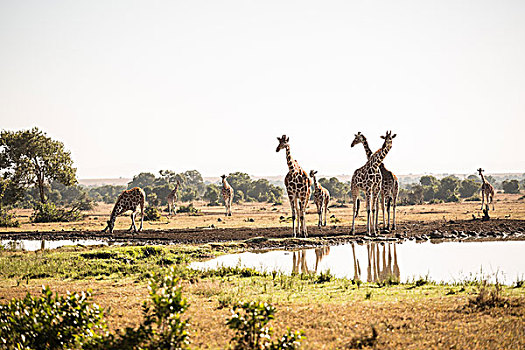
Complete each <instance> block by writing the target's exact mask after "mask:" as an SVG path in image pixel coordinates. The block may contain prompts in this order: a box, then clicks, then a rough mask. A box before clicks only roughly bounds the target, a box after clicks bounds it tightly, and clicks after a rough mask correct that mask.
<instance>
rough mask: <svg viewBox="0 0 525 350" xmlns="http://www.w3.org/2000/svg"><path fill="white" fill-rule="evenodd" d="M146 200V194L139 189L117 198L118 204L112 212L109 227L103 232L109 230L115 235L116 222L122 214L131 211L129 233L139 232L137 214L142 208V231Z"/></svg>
mask: <svg viewBox="0 0 525 350" xmlns="http://www.w3.org/2000/svg"><path fill="white" fill-rule="evenodd" d="M145 200H146V194H145V193H144V191H143V190H142V188H139V187H133V188H132V189H130V190H125V191H123V192H122V193H121V194H120V195H119V196H118V198H117V202H116V203H115V206H114V207H113V210H112V211H111V216H110V218H109V220H108V225H107V226H106V228H105V229H104V230H103V231H102V232H105V231H106V230H108V229H109V232H110V233H113V228H114V227H115V220H116V218H117V216H119V215H120V214H122V213H124V212H126V211H128V210H131V227H130V228H129V231H131V230H133V232H137V227H136V226H135V215H136V214H137V209H138V207H139V206H140V213H141V219H140V228H139V232H140V231H142V223H143V222H144V202H145Z"/></svg>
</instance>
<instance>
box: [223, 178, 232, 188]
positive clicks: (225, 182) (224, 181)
mask: <svg viewBox="0 0 525 350" xmlns="http://www.w3.org/2000/svg"><path fill="white" fill-rule="evenodd" d="M228 186H230V185H229V184H228V181H226V178H224V179H222V187H224V188H227V187H228Z"/></svg>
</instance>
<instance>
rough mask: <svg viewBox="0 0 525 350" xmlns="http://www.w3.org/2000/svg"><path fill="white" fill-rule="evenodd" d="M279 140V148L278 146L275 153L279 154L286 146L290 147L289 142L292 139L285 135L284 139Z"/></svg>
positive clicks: (278, 138)
mask: <svg viewBox="0 0 525 350" xmlns="http://www.w3.org/2000/svg"><path fill="white" fill-rule="evenodd" d="M277 140H278V141H279V146H277V149H276V150H275V152H279V151H280V150H282V149H283V148H286V146H288V141H290V138H289V137H287V136H286V135H283V136H282V137H277Z"/></svg>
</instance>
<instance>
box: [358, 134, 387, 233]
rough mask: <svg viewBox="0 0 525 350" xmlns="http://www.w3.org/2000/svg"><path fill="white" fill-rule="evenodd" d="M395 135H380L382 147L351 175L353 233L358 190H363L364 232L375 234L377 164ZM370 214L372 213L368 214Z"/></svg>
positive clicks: (379, 180) (377, 184)
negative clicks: (364, 206) (364, 199)
mask: <svg viewBox="0 0 525 350" xmlns="http://www.w3.org/2000/svg"><path fill="white" fill-rule="evenodd" d="M396 136H397V135H396V134H394V135H392V132H391V131H387V132H386V135H385V136H381V138H382V139H384V140H385V141H384V143H383V147H381V148H380V149H378V150H377V151H376V152H375V153H374V154H372V156H371V157H370V159H368V161H367V162H366V164H365V165H363V166H362V167H361V168H359V169H357V170H356V171H355V172H354V175H353V176H352V182H351V192H352V199H353V202H354V208H353V211H354V213H353V216H352V231H351V233H352V234H353V233H354V227H355V226H354V224H355V218H356V216H357V213H358V212H359V198H358V196H359V192H360V190H363V191H364V192H365V198H366V213H367V217H366V233H367V234H370V233H372V234H373V235H375V234H376V225H375V223H376V222H375V220H374V219H375V215H376V211H377V197H378V196H379V191H380V188H381V181H382V177H381V171H380V170H379V165H381V163H382V162H383V160H384V159H385V157H386V155H387V154H388V152H389V151H390V149H391V148H392V139H393V138H394V137H396ZM370 214H372V215H371V216H370Z"/></svg>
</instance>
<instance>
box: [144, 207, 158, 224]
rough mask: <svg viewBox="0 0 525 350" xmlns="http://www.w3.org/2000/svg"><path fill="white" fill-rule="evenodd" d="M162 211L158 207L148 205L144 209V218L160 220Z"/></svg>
mask: <svg viewBox="0 0 525 350" xmlns="http://www.w3.org/2000/svg"><path fill="white" fill-rule="evenodd" d="M160 217H161V215H160V212H159V210H158V209H157V208H156V207H152V206H148V207H146V209H145V210H144V220H146V221H160Z"/></svg>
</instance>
